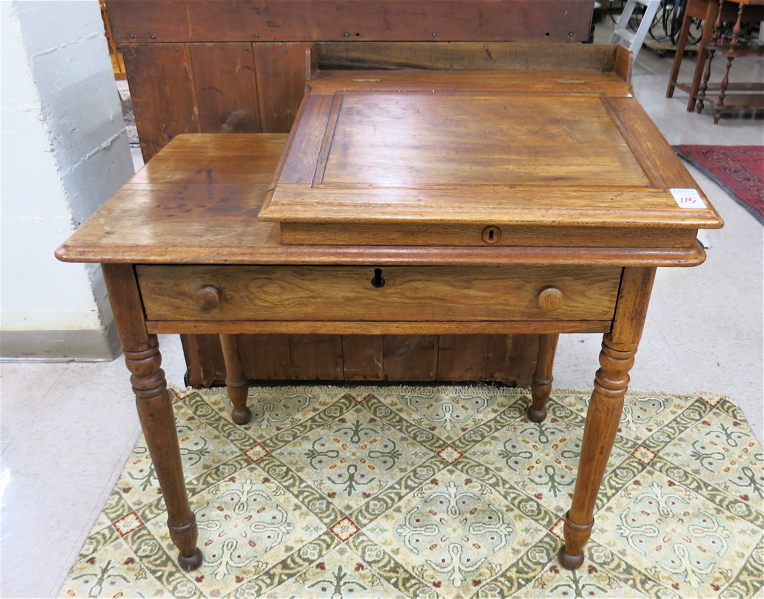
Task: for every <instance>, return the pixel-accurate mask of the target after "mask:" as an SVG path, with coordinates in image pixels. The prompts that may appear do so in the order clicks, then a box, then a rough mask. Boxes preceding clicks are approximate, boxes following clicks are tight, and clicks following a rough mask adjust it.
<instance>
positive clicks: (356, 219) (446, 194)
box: [260, 70, 722, 247]
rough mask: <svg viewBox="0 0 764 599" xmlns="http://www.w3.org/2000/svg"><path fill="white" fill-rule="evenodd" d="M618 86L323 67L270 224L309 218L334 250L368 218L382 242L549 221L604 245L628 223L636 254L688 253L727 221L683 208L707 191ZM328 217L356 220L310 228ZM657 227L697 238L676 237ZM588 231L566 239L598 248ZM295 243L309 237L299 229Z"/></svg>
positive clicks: (598, 80)
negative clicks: (414, 232) (680, 194)
mask: <svg viewBox="0 0 764 599" xmlns="http://www.w3.org/2000/svg"><path fill="white" fill-rule="evenodd" d="M608 77H610V79H609V78H608ZM614 81H615V82H618V83H620V84H621V85H625V82H623V81H622V80H620V79H619V78H618V77H617V76H616V75H615V74H614V73H599V72H596V73H589V72H580V73H578V74H565V78H563V75H562V74H560V73H543V72H532V71H531V72H517V73H516V72H512V71H506V72H505V71H499V72H469V71H456V72H445V71H428V70H426V71H414V70H409V71H392V72H391V71H328V72H322V71H319V72H318V74H317V75H316V77H315V78H314V79H312V80H311V81H310V85H309V94H308V95H307V96H306V98H305V100H304V101H303V106H304V109H303V110H302V111H301V113H300V117H299V119H298V120H297V122H296V124H295V128H294V130H293V132H292V134H291V135H290V138H289V140H288V142H287V146H286V150H285V154H286V158H285V160H284V167H283V170H282V171H281V172H278V173H277V179H276V185H275V187H274V189H273V191H272V192H269V197H268V199H267V200H266V203H265V204H264V206H263V208H262V210H261V211H260V218H261V219H263V220H267V221H277V222H282V223H295V222H299V223H301V225H302V229H303V232H307V233H308V234H312V235H313V238H314V241H317V242H319V243H324V244H331V243H337V244H357V243H359V240H360V239H362V237H361V236H360V235H359V234H358V231H356V230H355V229H354V227H355V226H357V225H358V224H359V223H361V224H367V225H372V226H373V227H374V228H375V229H376V230H375V233H374V242H376V243H378V244H381V245H393V244H400V237H401V234H400V229H399V227H400V225H401V224H404V225H410V224H418V225H447V226H450V225H475V226H478V225H479V226H482V227H485V226H487V225H494V226H501V227H506V226H509V225H511V226H523V227H525V226H536V227H542V228H543V227H546V228H547V229H548V230H549V231H554V233H547V234H546V236H544V235H543V234H542V235H541V237H544V241H546V239H548V238H549V237H550V236H553V235H555V234H556V233H557V230H556V229H552V228H556V227H561V226H571V227H581V228H588V229H589V230H592V231H594V234H593V235H594V236H595V237H596V236H599V237H606V238H607V237H609V238H610V240H611V241H609V242H608V241H605V242H604V243H602V245H612V244H613V243H615V244H617V243H618V242H617V241H616V239H617V233H616V234H615V235H613V234H612V232H611V234H610V235H609V236H608V235H607V233H604V232H602V231H598V229H608V228H611V227H615V228H621V229H625V228H629V229H632V230H633V231H634V233H633V236H634V237H635V238H636V241H635V242H634V245H636V246H653V247H665V246H669V247H671V246H674V247H676V246H684V247H689V246H690V245H691V244H692V243H693V242H692V237H693V235H692V233H690V234H687V231H690V232H691V231H692V230H695V229H698V228H718V227H720V226H721V225H722V221H721V219H720V218H719V215H718V214H717V213H716V211H715V210H714V209H713V207H712V206H711V205H710V204H709V203H708V201H707V200H705V205H704V206H703V207H701V208H693V209H688V208H686V207H680V206H679V205H678V204H677V201H676V200H675V198H674V197H673V195H672V193H671V189H672V188H683V189H684V188H688V187H693V188H695V189H697V191H698V193H699V194H700V195H701V197H702V192H701V191H700V190H699V189H698V187H697V184H694V182H692V178H691V177H690V175H689V174H688V173H687V171H686V169H685V167H684V166H683V165H682V164H681V161H680V160H679V158H678V157H677V156H676V155H674V153H673V151H672V150H671V148H670V146H669V145H668V144H667V143H666V141H665V140H664V139H663V137H662V136H661V134H660V132H659V131H658V130H657V129H656V128H655V126H654V125H653V124H652V123H651V122H650V120H649V118H647V116H646V115H645V114H644V111H643V110H642V109H641V108H640V107H639V105H638V103H637V101H636V100H635V99H634V98H633V97H630V96H631V94H630V93H627V92H626V93H625V91H624V89H611V88H610V87H609V86H610V85H611V84H612V83H613V82H614ZM553 82H554V83H553ZM554 84H559V88H558V89H557V90H556V91H554V92H553V93H552V92H551V91H546V92H543V93H540V92H538V91H537V89H538V86H539V85H541V86H547V87H548V88H549V89H552V88H553V87H550V86H553V85H554ZM515 85H516V87H515ZM576 86H579V88H578V89H577V88H576ZM586 86H588V87H589V88H591V87H594V88H595V89H596V91H598V93H591V91H592V90H591V89H582V88H583V87H586ZM610 94H612V95H613V96H614V97H613V98H610V97H608V96H609V95H610ZM324 223H329V224H350V225H351V226H350V227H347V228H342V227H335V228H333V229H332V228H326V229H322V228H317V227H314V228H312V229H308V230H307V231H306V230H305V229H306V225H308V224H312V225H318V224H324ZM640 229H645V230H649V231H650V233H648V234H647V235H646V236H645V237H644V238H641V237H640V236H639V230H640ZM656 230H664V231H668V230H685V232H680V233H678V234H677V235H671V234H669V235H666V236H663V237H665V238H666V241H665V242H664V240H663V238H662V236H661V235H660V234H659V233H657V232H656ZM319 231H320V232H321V234H322V235H323V237H322V238H320V239H319V238H318V237H319V235H318V233H319ZM388 232H389V233H390V236H389V237H388V236H387V233H388ZM503 232H504V234H505V235H506V236H507V237H506V238H507V239H511V238H514V235H513V229H512V228H511V227H510V228H507V229H506V230H504V231H503ZM330 233H331V234H334V235H335V236H336V237H334V238H332V237H331V236H330ZM429 237H431V236H429ZM586 237H587V235H586V231H584V232H583V233H582V234H581V235H580V236H575V235H565V243H566V244H567V245H571V246H572V245H576V244H577V243H582V244H583V245H587V246H592V245H596V244H597V243H598V242H597V241H593V240H592V241H587V240H586ZM282 241H284V242H285V243H290V242H297V243H305V241H303V240H301V239H299V237H298V235H297V232H296V231H295V230H293V229H291V230H290V229H289V227H288V226H287V228H286V236H285V237H282ZM505 243H506V240H505ZM622 243H623V242H622Z"/></svg>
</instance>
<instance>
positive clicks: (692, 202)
mask: <svg viewBox="0 0 764 599" xmlns="http://www.w3.org/2000/svg"><path fill="white" fill-rule="evenodd" d="M671 195H672V196H674V199H675V200H676V203H677V204H679V207H680V208H705V207H706V203H705V202H704V201H703V198H701V197H700V194H699V193H698V190H697V189H676V188H675V189H672V190H671Z"/></svg>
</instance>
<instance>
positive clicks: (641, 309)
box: [560, 267, 655, 569]
mask: <svg viewBox="0 0 764 599" xmlns="http://www.w3.org/2000/svg"><path fill="white" fill-rule="evenodd" d="M654 278H655V268H652V267H649V268H648V267H629V268H625V269H624V271H623V278H622V279H621V289H620V291H619V293H618V304H617V305H616V310H615V318H614V320H613V327H612V329H611V331H610V332H609V333H605V335H604V336H603V341H602V351H601V352H600V369H599V370H598V371H597V374H596V376H595V380H594V391H593V392H592V398H591V401H590V402H589V410H588V412H587V415H586V426H585V427H584V440H583V444H582V447H581V459H580V461H579V465H578V477H577V478H576V488H575V491H574V493H573V504H572V506H571V508H570V511H569V512H568V513H567V514H566V516H565V527H564V532H565V545H564V546H563V548H562V550H561V551H560V562H561V563H562V565H563V566H565V567H566V568H569V569H574V568H578V567H580V566H581V564H582V563H583V562H584V554H583V551H582V549H583V546H584V543H586V541H587V540H588V539H589V536H590V535H591V532H592V526H593V524H594V508H595V504H596V502H597V494H598V492H599V488H600V484H601V483H602V477H603V476H604V474H605V467H606V466H607V461H608V458H609V457H610V450H611V449H612V448H613V441H614V439H615V435H616V432H617V430H618V425H619V421H620V418H621V410H622V408H623V398H624V395H625V394H626V389H627V387H628V385H629V370H631V367H632V366H633V365H634V355H635V354H636V353H637V347H638V346H639V340H640V338H641V336H642V328H643V327H644V323H645V316H646V314H647V305H648V302H649V301H650V291H651V289H652V286H653V280H654Z"/></svg>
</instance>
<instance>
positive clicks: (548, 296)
mask: <svg viewBox="0 0 764 599" xmlns="http://www.w3.org/2000/svg"><path fill="white" fill-rule="evenodd" d="M537 301H538V305H539V308H541V309H542V310H544V312H554V311H555V310H559V309H560V307H561V306H562V304H563V303H564V302H565V294H564V293H563V292H562V291H561V290H560V288H559V287H551V286H550V287H544V288H543V289H542V290H541V291H539V294H538V298H537Z"/></svg>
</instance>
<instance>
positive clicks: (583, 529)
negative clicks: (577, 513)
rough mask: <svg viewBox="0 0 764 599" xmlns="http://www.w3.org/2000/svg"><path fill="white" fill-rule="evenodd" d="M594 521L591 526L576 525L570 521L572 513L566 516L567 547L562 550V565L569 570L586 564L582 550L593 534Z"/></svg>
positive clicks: (590, 523) (564, 546)
mask: <svg viewBox="0 0 764 599" xmlns="http://www.w3.org/2000/svg"><path fill="white" fill-rule="evenodd" d="M592 526H594V520H592V521H591V522H589V524H576V523H575V522H573V520H571V519H570V512H568V513H567V514H565V527H564V533H565V545H563V547H562V549H560V563H561V564H562V565H563V566H564V567H565V568H567V569H568V570H575V569H576V568H580V567H581V564H583V563H584V552H583V551H582V548H583V546H584V544H585V543H586V541H588V540H589V537H590V536H591V534H592Z"/></svg>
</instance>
